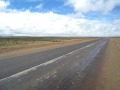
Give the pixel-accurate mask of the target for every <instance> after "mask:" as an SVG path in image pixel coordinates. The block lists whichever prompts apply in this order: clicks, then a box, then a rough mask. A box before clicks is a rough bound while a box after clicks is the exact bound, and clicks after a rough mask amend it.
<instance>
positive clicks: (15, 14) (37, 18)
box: [0, 0, 120, 36]
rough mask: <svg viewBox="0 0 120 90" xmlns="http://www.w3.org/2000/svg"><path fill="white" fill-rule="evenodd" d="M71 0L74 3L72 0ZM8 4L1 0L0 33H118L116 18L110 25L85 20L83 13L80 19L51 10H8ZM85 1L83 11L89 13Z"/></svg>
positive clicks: (94, 34) (12, 34)
mask: <svg viewBox="0 0 120 90" xmlns="http://www.w3.org/2000/svg"><path fill="white" fill-rule="evenodd" d="M76 1H78V0H76ZM85 1H87V0H85ZM89 1H90V0H89ZM100 1H101V0H100ZM108 1H109V0H108ZM73 2H75V0H74V1H73ZM83 2H84V1H83ZM9 4H10V3H9V2H5V1H0V36H1V35H2V36H6V35H8V36H114V35H117V36H119V35H120V31H119V30H120V27H119V25H120V21H119V20H116V21H114V22H112V23H111V24H105V23H103V22H102V21H99V20H88V19H85V18H84V16H83V17H82V18H77V17H76V15H60V14H56V13H53V12H45V13H40V12H34V13H33V12H30V11H29V10H27V11H17V10H10V9H7V6H8V5H9ZM84 4H85V5H86V3H83V11H82V12H88V10H92V9H91V8H89V9H87V8H88V7H86V9H84ZM88 6H89V3H88ZM40 7H42V6H40ZM78 7H79V5H78ZM76 10H77V9H76ZM79 10H80V11H81V10H82V9H81V8H78V11H79ZM96 10H97V9H96ZM101 10H102V9H101ZM109 10H110V9H109ZM5 11H9V12H5Z"/></svg>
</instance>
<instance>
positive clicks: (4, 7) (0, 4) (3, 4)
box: [0, 0, 10, 11]
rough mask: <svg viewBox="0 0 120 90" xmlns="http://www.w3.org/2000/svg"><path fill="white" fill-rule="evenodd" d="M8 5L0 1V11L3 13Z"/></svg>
mask: <svg viewBox="0 0 120 90" xmlns="http://www.w3.org/2000/svg"><path fill="white" fill-rule="evenodd" d="M9 5H10V3H9V2H8V1H3V0H0V11H3V10H5V9H6V8H7V6H9Z"/></svg>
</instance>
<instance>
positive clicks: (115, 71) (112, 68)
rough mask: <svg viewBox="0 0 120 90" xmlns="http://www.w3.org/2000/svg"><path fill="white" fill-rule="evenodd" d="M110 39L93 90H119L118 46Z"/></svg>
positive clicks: (119, 55) (115, 40) (119, 49)
mask: <svg viewBox="0 0 120 90" xmlns="http://www.w3.org/2000/svg"><path fill="white" fill-rule="evenodd" d="M118 42H119V39H114V38H111V39H110V41H109V45H108V48H107V52H106V56H104V65H103V67H102V71H101V73H100V76H99V78H98V81H97V84H96V88H95V90H120V48H119V46H120V44H119V43H118Z"/></svg>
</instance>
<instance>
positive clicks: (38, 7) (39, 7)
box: [35, 4, 43, 9]
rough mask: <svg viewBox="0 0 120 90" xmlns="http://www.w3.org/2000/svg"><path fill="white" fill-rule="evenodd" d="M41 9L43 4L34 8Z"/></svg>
mask: <svg viewBox="0 0 120 90" xmlns="http://www.w3.org/2000/svg"><path fill="white" fill-rule="evenodd" d="M42 7H43V4H39V5H37V6H36V7H35V8H36V9H42Z"/></svg>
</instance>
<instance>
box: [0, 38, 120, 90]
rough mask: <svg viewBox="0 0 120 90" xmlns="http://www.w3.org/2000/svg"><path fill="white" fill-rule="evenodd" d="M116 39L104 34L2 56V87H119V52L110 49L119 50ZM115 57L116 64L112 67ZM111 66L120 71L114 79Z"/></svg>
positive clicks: (30, 89)
mask: <svg viewBox="0 0 120 90" xmlns="http://www.w3.org/2000/svg"><path fill="white" fill-rule="evenodd" d="M114 42H115V43H116V44H113V43H114ZM117 42H118V40H116V39H114V40H110V39H109V38H102V39H99V40H94V41H89V42H85V43H79V44H75V45H70V46H65V47H60V48H56V49H51V50H47V51H43V52H37V53H33V54H28V55H23V56H18V57H14V58H8V59H3V60H2V59H0V90H119V89H118V88H119V80H120V78H119V75H120V74H119V73H116V72H115V71H114V70H116V71H118V68H119V64H120V63H119V64H118V63H117V62H118V57H119V55H118V57H117V58H116V57H115V56H112V55H113V50H111V49H110V48H113V49H114V48H115V50H114V53H116V50H118V49H116V48H118V47H117V45H118V43H117ZM111 51H112V52H111ZM118 52H119V51H118ZM111 57H112V58H111ZM113 59H115V60H117V61H114V63H112V64H114V65H113V66H116V68H114V67H112V68H111V62H113V61H112V60H113ZM110 69H111V70H113V72H114V73H116V74H117V75H118V76H116V75H114V76H116V77H115V78H113V79H112V80H111V77H112V76H111V75H108V74H113V73H112V72H111V70H110ZM106 71H107V72H106ZM103 76H104V77H103ZM107 76H109V77H107ZM109 80H111V82H110V81H109ZM112 81H113V82H112ZM106 83H107V84H106ZM114 83H115V84H117V85H118V86H117V85H115V84H114ZM109 85H111V86H109ZM111 88H114V89H111Z"/></svg>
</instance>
